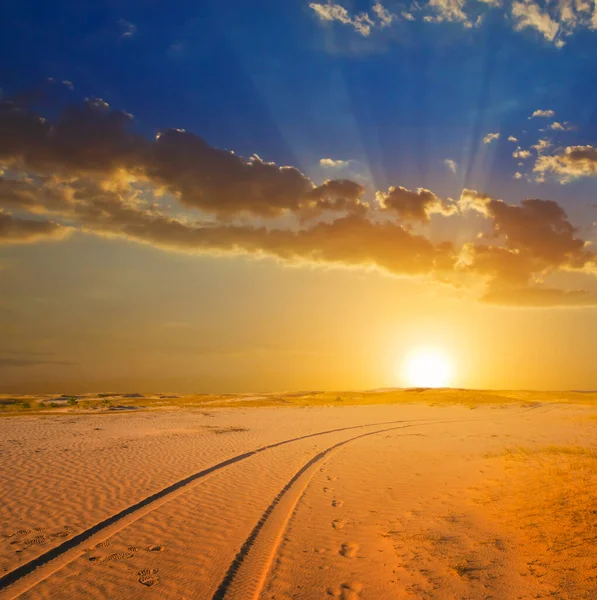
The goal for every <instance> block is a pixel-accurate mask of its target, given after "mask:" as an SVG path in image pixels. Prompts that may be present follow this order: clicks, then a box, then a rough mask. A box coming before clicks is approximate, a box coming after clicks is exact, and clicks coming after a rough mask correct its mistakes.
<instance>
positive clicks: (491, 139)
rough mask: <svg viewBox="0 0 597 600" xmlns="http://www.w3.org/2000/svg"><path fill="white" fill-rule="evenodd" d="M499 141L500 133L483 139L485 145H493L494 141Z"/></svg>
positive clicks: (491, 134) (490, 134)
mask: <svg viewBox="0 0 597 600" xmlns="http://www.w3.org/2000/svg"><path fill="white" fill-rule="evenodd" d="M499 139H500V134H499V133H488V134H487V135H486V136H485V137H484V138H483V143H484V144H491V142H493V140H499Z"/></svg>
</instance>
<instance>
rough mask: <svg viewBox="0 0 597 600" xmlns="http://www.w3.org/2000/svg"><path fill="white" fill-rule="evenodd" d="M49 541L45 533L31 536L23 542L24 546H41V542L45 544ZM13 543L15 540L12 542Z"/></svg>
mask: <svg viewBox="0 0 597 600" xmlns="http://www.w3.org/2000/svg"><path fill="white" fill-rule="evenodd" d="M47 541H48V538H47V537H46V536H45V535H36V536H35V537H33V538H29V539H28V540H25V541H24V542H23V545H24V546H39V545H40V544H45V543H46V542H47ZM12 543H13V544H14V543H15V542H12Z"/></svg>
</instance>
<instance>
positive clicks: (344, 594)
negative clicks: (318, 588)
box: [328, 581, 363, 600]
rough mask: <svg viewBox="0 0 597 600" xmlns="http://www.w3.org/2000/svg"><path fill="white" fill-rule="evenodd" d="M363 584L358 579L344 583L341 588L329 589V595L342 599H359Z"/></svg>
mask: <svg viewBox="0 0 597 600" xmlns="http://www.w3.org/2000/svg"><path fill="white" fill-rule="evenodd" d="M362 589H363V584H362V583H359V582H358V581H351V582H350V583H342V584H340V587H339V588H330V589H328V596H333V597H334V598H339V599H340V600H358V598H360V597H361V590H362Z"/></svg>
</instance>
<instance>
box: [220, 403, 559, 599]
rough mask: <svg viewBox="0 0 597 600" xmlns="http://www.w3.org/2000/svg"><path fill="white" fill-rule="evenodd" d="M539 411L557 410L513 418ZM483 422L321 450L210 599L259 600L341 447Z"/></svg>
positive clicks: (260, 526)
mask: <svg viewBox="0 0 597 600" xmlns="http://www.w3.org/2000/svg"><path fill="white" fill-rule="evenodd" d="M539 408H545V411H544V412H547V411H549V410H553V409H554V408H556V406H553V405H551V406H547V405H545V404H536V405H533V406H530V407H526V408H524V409H522V410H520V411H518V412H517V413H516V415H521V414H523V413H526V412H528V411H533V410H537V409H539ZM486 420H490V419H489V418H470V419H449V420H441V421H439V420H431V419H429V420H420V421H418V422H409V423H408V424H403V425H398V426H394V427H386V428H384V429H379V430H376V431H369V432H366V433H362V434H360V435H357V436H354V437H352V438H349V439H347V440H343V441H341V442H338V443H336V444H334V445H332V446H330V447H328V448H326V449H325V450H322V451H321V452H319V453H318V454H317V455H316V456H314V457H313V458H312V459H311V460H309V461H308V462H307V463H305V464H304V465H303V466H302V467H301V468H300V469H299V470H298V471H297V472H296V473H295V474H294V476H293V477H292V478H291V479H290V480H289V481H288V482H287V483H286V485H285V486H284V487H283V488H282V489H281V490H280V492H279V493H278V495H277V496H276V497H275V498H274V500H273V501H272V503H271V504H270V505H269V506H268V508H267V509H266V510H265V512H264V513H263V514H262V516H261V518H260V519H259V521H258V522H257V524H256V525H255V527H254V528H253V530H252V531H251V533H250V534H249V536H248V537H247V539H246V540H245V542H244V543H243V545H242V546H241V549H240V550H239V551H238V553H237V555H236V557H235V558H234V560H233V561H232V563H231V564H230V566H229V567H228V570H227V571H226V575H225V576H224V578H223V579H222V582H221V583H220V585H219V586H218V589H217V590H216V592H215V593H214V595H213V596H212V600H249V599H250V600H258V598H259V595H260V594H261V591H262V590H263V587H264V585H265V582H266V579H267V576H268V574H269V572H270V570H271V566H272V564H273V562H274V559H275V557H276V554H277V551H278V548H279V546H280V543H281V541H282V537H283V536H284V533H285V531H286V529H287V526H288V523H289V522H290V519H291V518H292V515H293V514H294V511H295V509H296V506H297V504H298V502H299V500H300V499H301V497H302V496H303V494H304V492H305V490H306V488H307V486H308V485H309V482H310V481H311V479H312V477H313V475H314V474H315V472H316V471H317V469H318V468H320V467H321V465H322V464H325V462H326V461H327V460H328V459H329V458H330V457H331V455H332V454H333V452H334V451H335V450H337V449H338V448H340V447H341V446H344V445H346V444H349V443H350V442H354V441H356V440H358V439H361V438H364V437H367V436H370V435H376V434H379V433H385V432H388V431H396V430H398V429H406V428H408V427H421V426H424V425H436V424H437V425H440V424H447V423H468V422H471V421H486ZM391 423H392V422H386V423H380V424H379V425H388V424H391ZM403 423H405V421H403ZM276 509H277V510H276Z"/></svg>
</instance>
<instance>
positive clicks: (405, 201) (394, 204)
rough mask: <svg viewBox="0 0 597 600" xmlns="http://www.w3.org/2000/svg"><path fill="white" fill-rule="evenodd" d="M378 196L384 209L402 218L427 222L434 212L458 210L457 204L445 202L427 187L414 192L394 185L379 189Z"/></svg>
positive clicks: (450, 212)
mask: <svg viewBox="0 0 597 600" xmlns="http://www.w3.org/2000/svg"><path fill="white" fill-rule="evenodd" d="M376 198H377V200H378V202H379V203H380V205H381V207H382V208H383V209H384V210H386V211H390V212H393V213H396V214H397V215H398V216H399V217H400V218H401V219H404V220H411V221H420V222H422V223H427V222H428V221H429V219H430V217H431V215H432V214H434V213H435V214H441V215H444V216H448V215H453V214H454V213H456V212H457V211H458V209H457V207H456V205H454V204H451V203H449V202H445V201H444V200H442V199H441V198H438V197H437V196H436V195H435V194H434V193H433V192H431V191H429V190H426V189H425V188H418V189H417V191H416V192H413V191H411V190H408V189H407V188H404V187H401V186H398V187H395V186H392V187H390V188H389V189H388V191H387V192H381V191H378V192H377V194H376Z"/></svg>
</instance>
